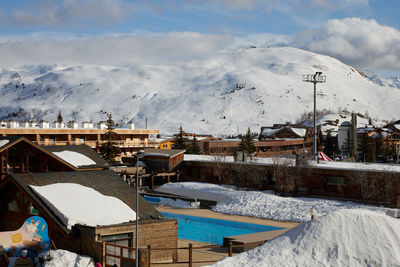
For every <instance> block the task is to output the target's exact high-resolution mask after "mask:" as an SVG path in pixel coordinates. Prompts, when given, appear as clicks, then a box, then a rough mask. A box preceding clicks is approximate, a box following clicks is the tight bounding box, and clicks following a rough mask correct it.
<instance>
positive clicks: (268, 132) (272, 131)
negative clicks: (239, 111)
mask: <svg viewBox="0 0 400 267" xmlns="http://www.w3.org/2000/svg"><path fill="white" fill-rule="evenodd" d="M283 130H288V131H291V132H292V133H293V134H294V135H297V136H298V137H301V138H303V137H305V135H306V132H307V130H306V129H305V128H296V127H291V126H285V127H281V128H268V127H263V128H262V130H261V134H260V136H262V137H273V136H274V135H276V134H277V133H279V132H281V131H283Z"/></svg>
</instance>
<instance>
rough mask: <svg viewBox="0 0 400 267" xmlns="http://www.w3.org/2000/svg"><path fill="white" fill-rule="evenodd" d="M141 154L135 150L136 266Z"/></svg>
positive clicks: (142, 154)
mask: <svg viewBox="0 0 400 267" xmlns="http://www.w3.org/2000/svg"><path fill="white" fill-rule="evenodd" d="M143 156H144V151H143V150H139V151H138V152H136V246H135V248H136V249H135V252H136V254H135V257H136V258H135V262H136V267H138V266H139V260H138V259H139V158H142V157H143Z"/></svg>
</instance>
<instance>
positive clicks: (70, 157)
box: [53, 150, 96, 168]
mask: <svg viewBox="0 0 400 267" xmlns="http://www.w3.org/2000/svg"><path fill="white" fill-rule="evenodd" d="M53 154H54V155H56V156H57V157H59V158H61V159H63V160H64V161H66V162H68V163H69V164H71V165H73V166H75V167H76V168H79V167H80V166H87V165H95V164H96V162H94V161H93V160H92V159H90V158H88V157H86V156H85V155H82V154H81V153H78V152H74V151H69V150H64V151H61V152H53Z"/></svg>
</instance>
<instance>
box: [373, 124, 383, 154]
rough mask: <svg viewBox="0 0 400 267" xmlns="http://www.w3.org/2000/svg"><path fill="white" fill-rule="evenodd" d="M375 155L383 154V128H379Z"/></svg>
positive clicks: (376, 136)
mask: <svg viewBox="0 0 400 267" xmlns="http://www.w3.org/2000/svg"><path fill="white" fill-rule="evenodd" d="M374 138H375V141H374V143H375V156H377V155H382V153H383V135H382V130H381V129H378V131H377V134H376V135H375V137H374Z"/></svg>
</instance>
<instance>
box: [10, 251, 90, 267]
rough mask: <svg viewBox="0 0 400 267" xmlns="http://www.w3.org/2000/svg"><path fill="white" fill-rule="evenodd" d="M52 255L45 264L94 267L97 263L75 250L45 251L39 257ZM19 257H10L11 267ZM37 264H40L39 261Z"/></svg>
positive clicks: (50, 265) (51, 265)
mask: <svg viewBox="0 0 400 267" xmlns="http://www.w3.org/2000/svg"><path fill="white" fill-rule="evenodd" d="M48 256H50V260H46V261H45V264H44V265H43V266H46V267H61V266H62V267H94V266H95V263H94V261H93V259H92V258H91V257H89V256H83V255H78V254H76V253H74V252H71V251H68V250H63V249H57V250H50V251H46V252H43V253H41V254H40V255H39V257H43V258H47V257H48ZM39 257H37V258H36V259H35V262H39ZM17 259H18V258H15V257H11V258H9V260H10V262H9V264H8V266H9V267H12V266H14V264H15V261H16V260H17ZM35 266H40V264H39V263H37V265H35Z"/></svg>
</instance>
